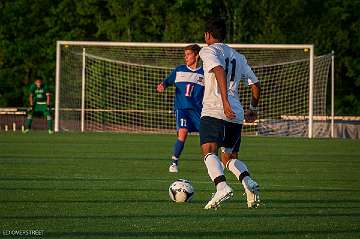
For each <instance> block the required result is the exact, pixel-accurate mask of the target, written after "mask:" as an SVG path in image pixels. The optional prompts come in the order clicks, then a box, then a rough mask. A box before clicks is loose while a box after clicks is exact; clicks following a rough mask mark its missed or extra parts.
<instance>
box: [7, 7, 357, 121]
mask: <svg viewBox="0 0 360 239" xmlns="http://www.w3.org/2000/svg"><path fill="white" fill-rule="evenodd" d="M359 12H360V1H358V0H327V1H324V0H278V1H272V0H270V1H269V0H256V1H254V0H228V1H226V0H82V1H76V0H36V1H35V0H1V1H0V107H11V106H24V105H26V97H25V96H26V94H27V93H26V91H27V86H28V84H29V82H31V81H32V80H33V79H34V77H35V76H36V75H40V76H42V77H43V78H44V79H45V80H46V81H47V82H48V83H49V85H50V87H53V86H54V79H55V47H56V41H57V40H101V41H133V42H202V41H203V28H204V23H205V21H206V19H207V18H208V17H211V16H220V17H223V18H225V19H226V22H227V26H228V36H227V42H228V43H273V44H276V43H293V44H295V43H298V44H304V43H311V44H314V45H315V47H316V49H315V53H316V54H317V55H320V54H326V53H329V52H331V51H332V50H334V51H335V56H336V60H335V64H336V65H335V66H336V67H335V68H336V72H335V76H336V84H335V89H336V100H335V102H336V106H335V110H336V114H339V115H340V114H341V115H360V57H359V55H360V18H359ZM53 88H54V87H53Z"/></svg>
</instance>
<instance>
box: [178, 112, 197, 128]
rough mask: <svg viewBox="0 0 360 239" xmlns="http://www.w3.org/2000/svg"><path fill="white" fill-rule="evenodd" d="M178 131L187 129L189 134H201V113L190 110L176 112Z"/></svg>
mask: <svg viewBox="0 0 360 239" xmlns="http://www.w3.org/2000/svg"><path fill="white" fill-rule="evenodd" d="M175 116H176V131H179V129H180V128H185V129H187V130H188V132H199V129H200V112H198V111H196V110H190V109H178V110H175Z"/></svg>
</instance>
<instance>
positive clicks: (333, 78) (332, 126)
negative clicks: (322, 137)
mask: <svg viewBox="0 0 360 239" xmlns="http://www.w3.org/2000/svg"><path fill="white" fill-rule="evenodd" d="M334 84H335V52H334V51H331V138H334V118H335V85H334Z"/></svg>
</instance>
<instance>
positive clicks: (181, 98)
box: [157, 44, 204, 173]
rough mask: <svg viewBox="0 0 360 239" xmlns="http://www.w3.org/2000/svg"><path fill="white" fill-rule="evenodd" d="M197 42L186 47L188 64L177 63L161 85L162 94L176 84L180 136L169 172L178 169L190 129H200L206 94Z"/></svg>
mask: <svg viewBox="0 0 360 239" xmlns="http://www.w3.org/2000/svg"><path fill="white" fill-rule="evenodd" d="M200 50H201V48H200V46H199V45H197V44H193V45H189V46H187V47H185V49H184V60H185V65H179V66H177V67H176V68H175V69H174V70H173V71H172V72H171V73H170V75H169V76H168V77H167V78H166V79H165V80H164V81H163V82H161V83H160V84H159V85H158V86H157V91H158V92H159V93H161V92H163V91H164V90H165V88H166V87H168V86H170V85H173V84H175V87H176V90H175V101H174V111H175V116H176V131H177V139H176V142H175V144H174V147H173V155H172V157H171V159H172V161H171V164H170V167H169V172H171V173H177V172H178V162H179V157H180V155H181V152H182V151H183V149H184V144H185V141H186V137H187V135H188V133H190V132H199V128H200V115H201V109H202V100H203V95H204V83H203V79H204V71H203V68H202V67H198V59H199V52H200Z"/></svg>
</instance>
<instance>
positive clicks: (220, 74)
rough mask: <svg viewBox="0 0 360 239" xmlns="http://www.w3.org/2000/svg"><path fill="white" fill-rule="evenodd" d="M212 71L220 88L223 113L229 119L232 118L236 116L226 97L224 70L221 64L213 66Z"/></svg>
mask: <svg viewBox="0 0 360 239" xmlns="http://www.w3.org/2000/svg"><path fill="white" fill-rule="evenodd" d="M212 72H213V73H214V74H215V78H216V81H217V84H218V87H219V90H220V95H221V100H222V102H223V107H224V114H225V116H226V117H227V118H229V119H234V118H235V117H236V115H235V113H234V111H232V109H231V106H230V103H229V100H228V97H227V83H226V77H225V70H224V68H223V67H222V66H215V67H214V68H213V69H212Z"/></svg>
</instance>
